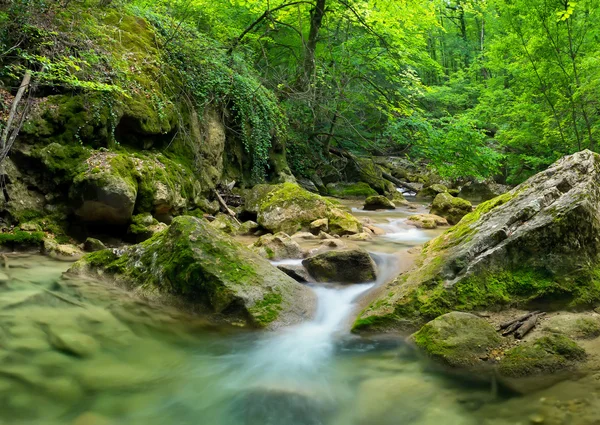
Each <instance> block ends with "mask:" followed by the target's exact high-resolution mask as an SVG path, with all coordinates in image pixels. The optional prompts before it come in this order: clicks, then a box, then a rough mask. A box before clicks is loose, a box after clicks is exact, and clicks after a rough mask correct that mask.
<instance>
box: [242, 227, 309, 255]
mask: <svg viewBox="0 0 600 425" xmlns="http://www.w3.org/2000/svg"><path fill="white" fill-rule="evenodd" d="M252 250H253V251H254V252H256V253H257V254H258V255H260V256H261V257H263V258H266V259H268V260H271V261H276V260H286V259H289V258H304V251H303V250H302V248H300V245H298V243H297V242H296V241H294V240H293V239H292V238H290V237H289V236H288V235H286V234H285V233H283V232H279V233H277V234H275V235H272V234H268V235H264V236H261V237H260V238H259V239H258V240H257V241H256V242H255V243H254V245H252Z"/></svg>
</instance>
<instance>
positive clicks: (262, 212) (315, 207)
mask: <svg viewBox="0 0 600 425" xmlns="http://www.w3.org/2000/svg"><path fill="white" fill-rule="evenodd" d="M259 186H264V185H259ZM267 189H268V190H267ZM255 191H258V192H261V193H266V194H265V195H264V196H262V197H260V199H259V200H256V201H255V202H254V204H253V205H252V207H253V208H257V210H258V213H257V222H258V223H259V224H260V225H261V226H262V227H264V228H265V229H267V230H269V231H271V232H272V233H277V232H284V233H287V234H293V233H296V232H298V231H301V230H305V229H308V228H309V226H310V223H312V222H314V221H315V220H318V219H322V218H327V219H328V220H329V231H330V232H331V233H334V234H339V235H345V234H354V233H360V231H362V225H361V224H360V222H359V221H358V220H357V219H356V218H355V217H354V216H352V214H350V213H349V212H347V211H344V210H343V209H342V207H341V206H340V205H337V204H334V203H333V202H332V201H330V200H328V199H325V198H323V197H321V196H319V195H316V194H314V193H310V192H308V191H306V190H304V189H302V188H301V187H300V186H298V185H296V184H293V183H284V184H280V185H276V186H269V187H268V188H264V187H259V188H254V189H253V190H252V194H251V196H248V197H247V198H246V202H247V205H246V209H248V208H249V207H248V202H249V201H248V199H255V198H257V196H256V194H255Z"/></svg>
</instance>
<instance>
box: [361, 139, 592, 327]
mask: <svg viewBox="0 0 600 425" xmlns="http://www.w3.org/2000/svg"><path fill="white" fill-rule="evenodd" d="M599 188H600V156H598V155H597V154H595V153H592V152H590V151H583V152H579V153H577V154H574V155H571V156H567V157H564V158H562V159H561V160H559V161H558V162H557V163H555V164H554V165H553V166H552V167H550V168H549V169H548V170H547V171H544V172H541V173H539V174H537V175H535V176H533V177H532V178H530V179H529V180H527V181H526V182H525V183H523V184H521V185H520V186H517V187H516V188H514V189H513V190H512V191H510V192H508V193H506V194H504V195H501V196H499V197H497V198H494V199H492V200H490V201H487V202H484V203H482V204H480V205H479V206H478V207H477V208H476V209H475V211H473V212H472V213H470V214H468V215H467V216H465V217H464V218H463V219H462V220H461V221H460V223H459V224H458V225H456V226H454V227H453V228H451V229H449V230H448V231H446V232H445V233H443V234H442V235H441V236H439V237H437V238H436V239H433V240H432V241H430V242H428V243H427V244H426V245H425V246H424V247H423V250H422V252H421V254H420V255H419V256H418V257H417V259H416V262H415V266H414V267H413V268H412V269H411V270H410V271H408V272H407V273H404V274H402V275H401V276H399V277H398V278H396V279H395V280H394V281H393V282H392V283H390V284H389V285H388V287H387V288H386V290H383V291H382V294H383V295H382V296H380V297H379V298H378V299H376V300H374V301H373V302H372V303H371V304H370V306H368V307H367V308H366V309H365V310H364V311H363V312H362V313H361V315H360V317H359V318H358V319H357V321H356V323H355V327H354V328H355V330H356V331H359V330H361V329H362V330H365V329H370V330H380V331H381V330H398V329H404V330H413V329H415V328H418V327H419V326H420V325H421V324H422V323H424V322H426V321H428V320H431V319H434V318H435V317H437V316H440V315H442V314H445V313H448V312H450V311H477V310H486V309H497V310H498V309H503V308H508V307H521V308H530V307H531V308H533V309H540V308H541V309H544V310H545V311H550V310H553V309H569V308H582V307H593V306H596V305H598V304H599V303H600V271H599V270H600V239H599V238H598V236H597V235H598V234H600V220H598V219H597V217H598V216H600V189H599Z"/></svg>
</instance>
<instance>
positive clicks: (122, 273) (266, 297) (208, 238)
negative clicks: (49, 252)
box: [69, 216, 314, 327]
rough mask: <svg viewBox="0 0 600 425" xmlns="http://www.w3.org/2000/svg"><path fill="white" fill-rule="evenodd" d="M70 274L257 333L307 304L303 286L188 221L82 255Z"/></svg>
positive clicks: (296, 315)
mask: <svg viewBox="0 0 600 425" xmlns="http://www.w3.org/2000/svg"><path fill="white" fill-rule="evenodd" d="M69 273H71V274H83V275H85V274H94V275H100V276H109V277H112V278H115V279H116V280H117V281H118V282H120V283H122V284H123V285H126V286H128V287H131V288H135V289H136V291H137V292H139V293H140V294H141V295H144V296H148V297H153V298H157V299H159V300H160V301H163V302H167V303H174V304H176V305H179V306H181V307H183V308H186V309H192V310H196V311H200V312H204V313H210V314H212V315H213V317H215V319H219V318H221V319H223V320H226V321H230V322H237V323H240V322H241V323H245V324H247V325H252V326H259V327H264V326H270V327H276V326H278V325H284V324H292V323H297V322H299V321H301V320H304V319H306V318H307V317H308V316H309V315H310V314H311V312H312V310H313V306H314V294H312V292H311V291H310V290H309V289H308V288H305V287H303V286H302V285H300V284H299V283H297V282H295V281H294V280H293V279H291V278H290V277H288V276H287V275H285V274H284V273H283V272H281V271H279V270H277V268H276V267H274V266H272V265H271V264H270V263H269V262H268V261H267V260H265V259H263V258H261V257H259V256H257V255H256V254H254V253H252V252H251V251H250V250H248V249H247V248H245V247H243V246H242V245H241V244H239V243H238V242H236V241H235V240H233V239H232V238H230V237H229V236H227V235H225V234H224V233H222V232H220V231H218V230H216V229H214V228H213V227H211V226H210V225H209V223H207V222H206V221H204V220H201V219H198V218H195V217H190V216H181V217H177V218H175V219H174V220H173V223H172V224H171V226H170V227H169V228H168V229H167V230H165V231H163V232H160V233H158V234H156V235H154V236H153V237H152V238H151V239H149V240H147V241H145V242H143V243H141V244H139V245H134V246H131V247H128V248H124V249H122V250H104V251H98V252H95V253H92V254H88V255H87V256H86V257H84V258H83V259H82V260H80V261H79V262H77V263H76V264H75V265H73V267H71V269H70V270H69Z"/></svg>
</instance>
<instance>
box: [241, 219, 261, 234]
mask: <svg viewBox="0 0 600 425" xmlns="http://www.w3.org/2000/svg"><path fill="white" fill-rule="evenodd" d="M259 229H260V225H259V224H258V223H257V222H255V221H252V220H248V221H244V222H243V223H242V224H241V225H240V227H239V228H238V229H237V234H238V235H242V236H247V235H253V234H255V233H256V232H257V231H258V230H259Z"/></svg>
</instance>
